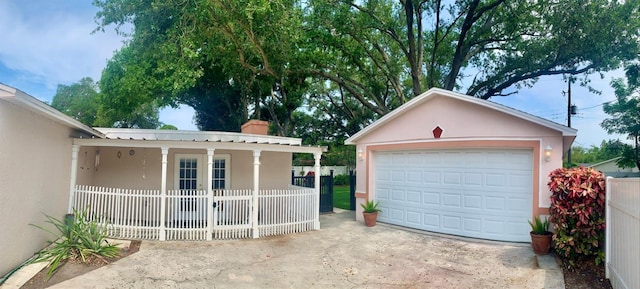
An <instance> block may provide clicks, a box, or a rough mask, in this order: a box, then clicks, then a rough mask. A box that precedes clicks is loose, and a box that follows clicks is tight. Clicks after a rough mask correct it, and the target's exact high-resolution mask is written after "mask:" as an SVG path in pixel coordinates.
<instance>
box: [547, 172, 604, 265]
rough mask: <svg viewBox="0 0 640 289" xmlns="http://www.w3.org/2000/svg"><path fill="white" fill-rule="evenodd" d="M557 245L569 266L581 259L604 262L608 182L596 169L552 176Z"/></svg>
mask: <svg viewBox="0 0 640 289" xmlns="http://www.w3.org/2000/svg"><path fill="white" fill-rule="evenodd" d="M549 177H550V179H551V180H550V181H549V183H548V185H549V189H550V190H551V192H552V195H551V208H550V215H551V218H550V221H551V222H552V223H553V228H554V230H555V233H554V234H553V242H554V244H555V250H556V252H558V254H559V255H561V256H563V257H565V258H567V259H568V261H569V264H571V265H573V264H574V262H575V261H576V260H577V259H578V258H579V257H581V256H596V260H595V261H596V264H600V262H602V261H604V253H603V252H602V251H601V250H600V245H601V243H602V242H603V241H604V234H605V230H604V229H605V179H604V175H603V174H602V173H601V172H599V171H596V170H595V169H593V168H585V167H579V168H560V169H556V170H554V171H553V172H551V173H550V174H549Z"/></svg>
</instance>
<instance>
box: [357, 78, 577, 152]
mask: <svg viewBox="0 0 640 289" xmlns="http://www.w3.org/2000/svg"><path fill="white" fill-rule="evenodd" d="M434 97H449V98H453V99H457V100H461V101H465V102H468V103H472V104H476V105H479V106H482V107H486V108H489V109H492V110H495V111H499V112H502V113H505V114H508V115H511V116H514V117H517V118H520V119H523V120H526V121H529V122H532V123H535V124H538V125H540V126H543V127H547V128H550V129H553V130H556V131H558V132H561V133H562V136H563V137H568V138H570V139H573V138H575V136H576V135H577V132H578V130H576V129H574V128H570V127H567V126H565V125H561V124H559V123H556V122H553V121H550V120H547V119H544V118H541V117H538V116H535V115H532V114H528V113H526V112H523V111H520V110H517V109H513V108H511V107H508V106H505V105H502V104H499V103H495V102H492V101H489V100H484V99H480V98H477V97H473V96H468V95H465V94H461V93H457V92H453V91H449V90H445V89H441V88H431V89H429V90H428V91H426V92H424V93H423V94H421V95H418V96H416V97H414V98H413V99H411V100H410V101H409V102H407V103H405V104H403V105H401V106H400V107H398V108H396V109H395V110H393V111H391V112H389V113H388V114H386V115H384V116H383V117H381V118H380V119H378V120H376V121H375V122H373V123H372V124H370V125H368V126H367V127H366V128H364V129H362V130H361V131H359V132H358V133H356V134H354V135H353V136H351V137H350V138H348V139H347V140H345V144H356V143H357V142H358V140H360V139H361V138H363V137H364V136H366V135H367V134H369V133H370V132H372V131H374V130H375V129H376V128H378V127H381V126H383V125H384V124H386V123H388V122H390V121H391V120H393V119H395V118H396V117H398V116H400V115H402V114H403V112H405V111H408V110H410V109H412V108H414V107H416V106H419V105H421V104H423V103H424V102H426V101H428V100H429V99H432V98H434ZM568 143H569V145H570V143H571V142H570V141H569V142H568Z"/></svg>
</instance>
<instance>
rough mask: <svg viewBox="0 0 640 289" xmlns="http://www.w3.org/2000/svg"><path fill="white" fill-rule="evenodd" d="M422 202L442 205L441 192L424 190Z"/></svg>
mask: <svg viewBox="0 0 640 289" xmlns="http://www.w3.org/2000/svg"><path fill="white" fill-rule="evenodd" d="M422 204H425V205H438V206H439V205H440V194H439V193H431V192H423V193H422Z"/></svg>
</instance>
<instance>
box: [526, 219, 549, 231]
mask: <svg viewBox="0 0 640 289" xmlns="http://www.w3.org/2000/svg"><path fill="white" fill-rule="evenodd" d="M529 226H531V232H533V233H534V234H536V235H550V233H549V219H544V221H543V220H541V219H540V217H538V216H536V217H535V218H533V222H531V221H529Z"/></svg>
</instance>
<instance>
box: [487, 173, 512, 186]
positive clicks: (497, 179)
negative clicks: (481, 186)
mask: <svg viewBox="0 0 640 289" xmlns="http://www.w3.org/2000/svg"><path fill="white" fill-rule="evenodd" d="M485 180H486V183H485V185H486V186H488V187H504V186H505V185H506V184H507V183H508V182H507V176H505V175H504V174H486V175H485Z"/></svg>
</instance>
